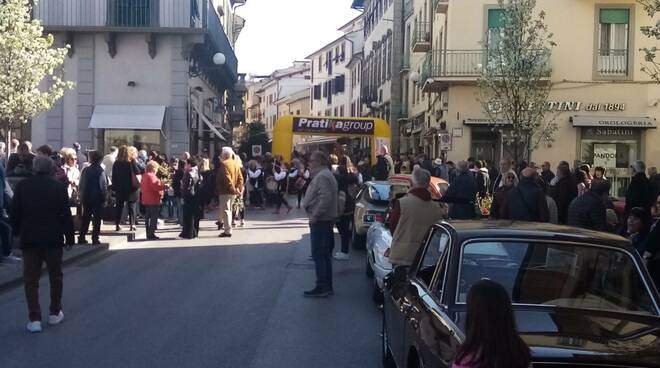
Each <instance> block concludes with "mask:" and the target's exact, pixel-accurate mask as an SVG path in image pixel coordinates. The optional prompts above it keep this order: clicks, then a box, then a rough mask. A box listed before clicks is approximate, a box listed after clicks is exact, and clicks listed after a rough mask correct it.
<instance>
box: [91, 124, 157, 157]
mask: <svg viewBox="0 0 660 368" xmlns="http://www.w3.org/2000/svg"><path fill="white" fill-rule="evenodd" d="M160 137H161V133H160V131H159V130H118V129H106V130H105V134H104V140H103V142H104V144H105V148H106V149H107V148H109V147H110V146H116V147H119V146H122V145H127V146H135V148H137V149H138V150H146V151H147V152H149V151H154V150H155V151H159V152H160V151H161V147H162V146H161V142H160Z"/></svg>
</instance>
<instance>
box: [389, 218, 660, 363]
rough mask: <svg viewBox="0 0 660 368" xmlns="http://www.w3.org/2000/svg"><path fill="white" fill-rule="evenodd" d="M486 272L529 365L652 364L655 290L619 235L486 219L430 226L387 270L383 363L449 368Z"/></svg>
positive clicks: (656, 345) (657, 320)
mask: <svg viewBox="0 0 660 368" xmlns="http://www.w3.org/2000/svg"><path fill="white" fill-rule="evenodd" d="M485 278H487V279H490V280H492V281H495V282H498V283H500V284H501V285H502V286H504V288H505V289H506V290H507V291H508V292H509V295H510V296H511V299H512V303H513V309H514V313H515V317H516V321H517V325H518V330H519V331H520V334H521V337H522V338H523V340H524V341H525V342H526V343H527V344H528V345H529V347H530V349H531V352H532V359H533V363H534V367H535V368H538V367H588V368H592V367H659V366H660V317H659V314H660V309H659V307H658V305H659V303H660V300H659V296H658V291H657V289H656V287H655V286H654V285H653V284H652V281H651V279H650V277H649V275H648V272H647V270H646V269H645V267H644V265H643V263H642V260H641V258H640V257H639V255H638V254H637V253H636V252H635V250H634V249H633V248H632V247H631V246H630V244H629V243H628V241H627V240H625V239H623V238H621V237H618V236H614V235H610V234H605V233H598V232H593V231H588V230H583V229H577V228H571V227H566V226H557V225H548V224H537V223H512V222H494V221H472V222H460V221H457V222H453V223H451V224H449V223H440V224H437V225H434V226H433V227H432V228H431V229H430V230H429V232H428V234H427V236H426V240H425V242H424V244H423V245H422V246H421V247H420V250H419V252H418V254H417V258H416V260H415V262H414V264H413V266H412V267H410V268H409V269H406V268H396V269H395V270H394V272H393V273H392V274H391V276H388V278H387V279H386V283H385V284H386V286H385V290H384V307H383V330H382V347H383V350H382V353H383V363H384V364H383V365H384V366H385V367H400V368H406V367H449V366H450V365H451V364H452V359H453V358H454V356H455V353H456V351H457V348H458V347H459V346H460V344H461V343H462V342H463V340H464V338H465V336H464V327H465V326H464V324H465V317H466V316H465V313H466V297H467V293H468V290H469V289H470V287H471V285H472V284H474V283H475V282H477V281H479V280H481V279H485ZM483 308H488V306H487V305H484V306H483Z"/></svg>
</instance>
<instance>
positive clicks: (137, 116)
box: [89, 105, 165, 130]
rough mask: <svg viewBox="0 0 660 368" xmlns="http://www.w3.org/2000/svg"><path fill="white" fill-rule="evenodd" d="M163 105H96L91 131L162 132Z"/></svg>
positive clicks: (90, 124) (90, 125)
mask: <svg viewBox="0 0 660 368" xmlns="http://www.w3.org/2000/svg"><path fill="white" fill-rule="evenodd" d="M164 119H165V106H163V105H96V106H95V107H94V113H93V114H92V120H91V122H90V123H89V127H90V128H91V129H123V130H162V128H163V120H164Z"/></svg>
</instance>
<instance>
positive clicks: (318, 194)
mask: <svg viewBox="0 0 660 368" xmlns="http://www.w3.org/2000/svg"><path fill="white" fill-rule="evenodd" d="M329 166H330V161H329V159H328V156H327V155H326V154H325V153H323V152H320V151H317V152H314V153H312V155H311V157H310V159H309V167H310V175H311V177H312V181H311V182H310V183H309V186H308V187H307V192H306V194H305V199H304V200H303V208H304V209H305V212H306V213H307V216H308V217H309V231H310V241H311V243H312V258H313V259H314V265H315V269H316V287H314V288H313V289H312V290H309V291H305V293H304V296H305V297H317V298H325V297H327V296H328V295H331V294H334V290H333V288H332V259H331V253H332V249H331V244H333V241H334V233H333V227H334V224H335V221H336V220H337V217H338V213H337V211H338V208H337V207H338V206H337V200H338V192H339V189H338V186H337V180H336V179H335V176H334V175H332V172H331V171H330V169H329Z"/></svg>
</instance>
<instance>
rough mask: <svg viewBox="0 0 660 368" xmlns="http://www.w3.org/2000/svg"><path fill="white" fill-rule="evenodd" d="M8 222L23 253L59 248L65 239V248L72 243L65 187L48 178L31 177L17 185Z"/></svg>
mask: <svg viewBox="0 0 660 368" xmlns="http://www.w3.org/2000/svg"><path fill="white" fill-rule="evenodd" d="M10 218H11V222H12V227H13V229H14V233H15V234H18V235H19V236H20V238H21V247H22V248H23V249H33V248H47V247H61V246H63V245H64V242H65V237H66V243H67V244H73V242H74V229H73V218H72V217H71V209H70V208H69V196H68V194H67V191H66V187H65V186H64V185H62V184H61V183H59V182H57V181H56V180H55V179H54V178H52V177H50V176H48V175H36V176H32V177H30V178H27V179H25V180H23V181H21V182H20V183H18V185H17V186H16V191H15V192H14V199H13V201H12V205H11V215H10Z"/></svg>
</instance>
